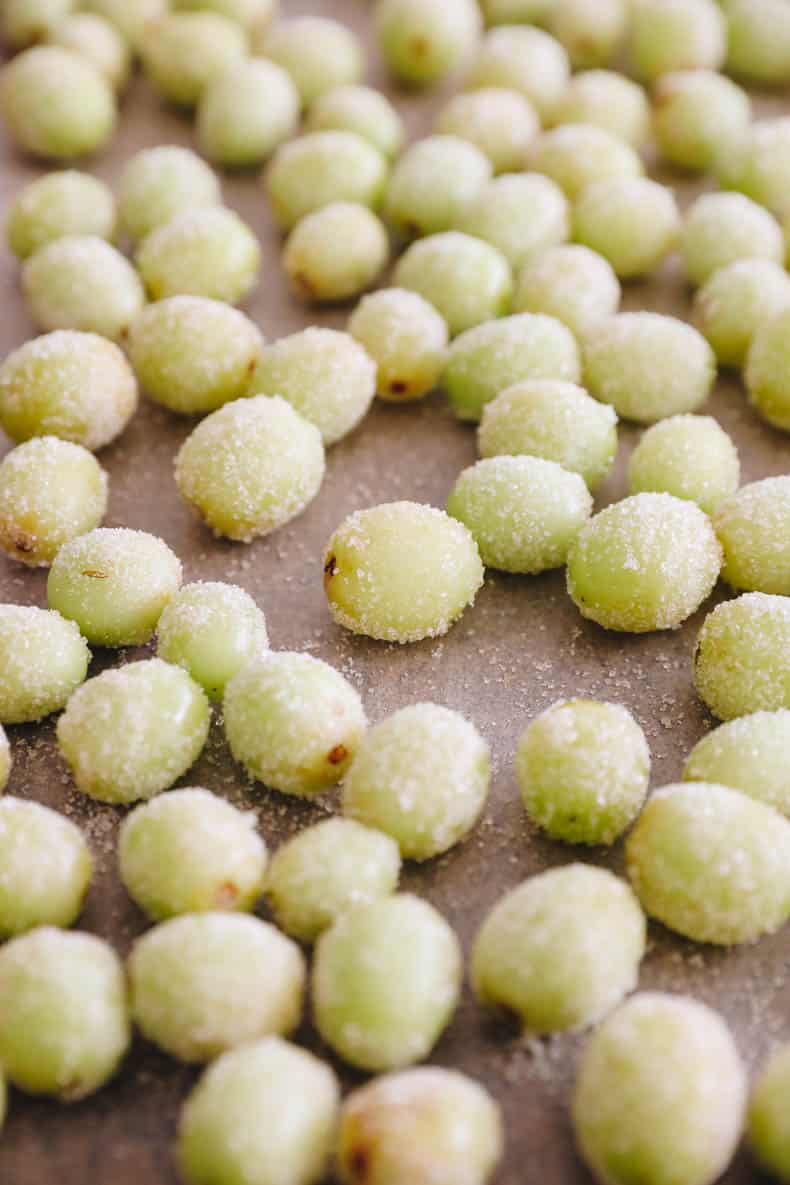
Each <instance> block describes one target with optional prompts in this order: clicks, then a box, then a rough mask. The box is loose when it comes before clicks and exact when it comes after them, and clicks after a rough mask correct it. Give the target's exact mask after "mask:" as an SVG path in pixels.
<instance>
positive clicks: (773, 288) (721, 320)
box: [694, 259, 790, 411]
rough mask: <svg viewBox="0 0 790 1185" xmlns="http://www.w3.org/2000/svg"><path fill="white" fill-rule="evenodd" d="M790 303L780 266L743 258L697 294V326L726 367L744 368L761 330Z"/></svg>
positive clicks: (788, 282) (788, 285) (715, 275)
mask: <svg viewBox="0 0 790 1185" xmlns="http://www.w3.org/2000/svg"><path fill="white" fill-rule="evenodd" d="M789 305H790V277H788V275H787V272H786V271H785V269H784V268H783V267H782V265H781V264H780V263H774V262H773V260H771V259H737V260H736V261H735V263H729V264H727V265H726V266H725V267H721V268H718V270H717V271H715V272H714V273H713V275H712V276H711V277H710V278H709V279H708V280H706V282H705V283H704V284H703V286H702V287H701V288H700V289H699V290H698V291H697V293H696V294H695V297H694V323H695V324H696V326H697V328H698V329H699V330H700V331H701V332H702V333H703V334H704V335H705V337H706V338H707V339H708V342H709V343H710V345H711V346H712V347H713V351H714V353H715V354H716V358H717V359H718V361H719V364H720V365H722V366H742V365H743V363H744V362H745V360H746V357H747V354H748V352H749V346H750V345H751V343H752V341H753V339H754V335H755V333H756V332H757V330H758V329H760V328H761V327H762V326H763V325H764V324H765V323H766V322H768V321H770V320H771V319H772V318H773V317H774V316H776V314H777V313H779V312H781V311H782V309H784V308H785V307H787V306H789ZM759 410H760V407H759V405H758V411H759Z"/></svg>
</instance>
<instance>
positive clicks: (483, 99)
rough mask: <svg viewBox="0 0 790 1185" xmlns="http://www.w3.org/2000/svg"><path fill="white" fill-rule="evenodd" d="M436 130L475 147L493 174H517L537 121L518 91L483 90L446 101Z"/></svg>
mask: <svg viewBox="0 0 790 1185" xmlns="http://www.w3.org/2000/svg"><path fill="white" fill-rule="evenodd" d="M436 130H437V132H441V133H443V134H444V135H446V136H460V138H461V139H462V140H469V141H470V143H472V144H474V145H476V147H477V148H479V149H480V151H481V152H482V153H484V154H485V155H486V156H487V157H488V159H489V160H490V162H491V165H492V168H493V170H494V172H495V173H518V172H519V171H520V170H521V169H522V168H523V167H524V161H525V160H526V155H527V145H528V144H529V143H530V142H531V141H532V140H533V139H534V138H535V136H536V135H537V133H538V131H539V130H540V121H539V119H538V116H537V114H536V112H535V109H534V107H533V106H532V104H531V103H530V102H529V101H528V100H527V99H525V98H524V96H523V95H522V94H521V93H520V92H519V91H514V90H508V89H506V88H505V87H498V86H487V87H481V88H480V90H476V91H467V92H466V93H462V94H459V95H455V96H454V97H453V98H452V99H450V101H449V103H447V104H446V106H445V107H443V108H442V110H441V111H440V112H439V116H438V119H437V121H436Z"/></svg>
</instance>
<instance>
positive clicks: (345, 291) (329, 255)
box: [283, 202, 390, 303]
mask: <svg viewBox="0 0 790 1185" xmlns="http://www.w3.org/2000/svg"><path fill="white" fill-rule="evenodd" d="M389 254H390V245H389V238H388V237H387V232H386V230H385V229H384V226H383V225H382V223H381V222H380V220H379V219H378V218H377V217H376V215H375V214H374V213H373V212H372V211H371V210H369V209H368V208H367V206H361V205H359V204H358V203H356V202H332V203H331V204H330V205H328V206H322V208H321V209H320V210H313V212H312V214H306V215H305V217H304V218H303V219H302V220H301V222H297V224H296V226H295V227H294V229H293V230H292V231H291V233H290V235H289V236H288V242H287V243H286V244H285V250H284V251H283V266H284V268H285V274H286V276H287V277H288V281H289V284H290V286H291V290H292V291H293V292H294V293H295V294H296V296H298V297H300V298H301V299H302V300H306V301H308V302H315V303H326V302H330V301H339V300H349V299H351V297H354V296H358V295H359V294H360V292H364V291H365V289H367V288H370V286H371V285H372V284H373V283H374V282H375V281H376V279H377V278H378V277H379V275H380V274H381V272H382V271H383V270H384V268H385V267H386V266H387V263H388V262H389Z"/></svg>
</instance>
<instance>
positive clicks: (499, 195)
mask: <svg viewBox="0 0 790 1185" xmlns="http://www.w3.org/2000/svg"><path fill="white" fill-rule="evenodd" d="M459 229H461V230H463V231H466V233H467V234H469V235H473V236H474V237H475V238H478V239H484V240H485V241H486V242H487V243H490V244H491V245H492V246H493V247H496V248H497V249H498V250H499V251H501V253H502V254H503V255H504V256H505V258H506V259H507V261H508V263H509V264H510V265H511V267H513V268H520V267H521V266H522V265H523V264H525V263H526V262H527V260H528V259H530V258H532V256H533V255H535V254H537V253H538V252H542V251H543V250H544V249H546V248H548V247H555V246H557V244H558V243H564V242H565V240H566V239H567V238H568V236H569V235H570V211H569V206H568V200H567V198H566V197H565V194H564V193H563V192H562V190H561V189H560V187H559V186H558V185H555V183H554V182H553V181H551V180H550V179H549V178H548V177H544V176H543V175H542V174H541V173H507V174H505V176H502V177H496V178H495V179H494V180H493V181H491V182H489V184H488V185H487V186H486V187H485V189H484V190H483V191H482V193H481V194H480V195H479V197H478V198H477V200H476V201H475V202H473V203H472V205H471V206H470V208H469V209H468V210H467V212H466V215H465V217H464V218H463V220H462V222H461V224H460V227H459Z"/></svg>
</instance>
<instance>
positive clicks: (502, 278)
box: [393, 230, 513, 336]
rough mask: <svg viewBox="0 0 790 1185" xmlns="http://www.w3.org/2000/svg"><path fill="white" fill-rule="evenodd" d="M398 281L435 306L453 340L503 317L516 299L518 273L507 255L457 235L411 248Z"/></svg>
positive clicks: (434, 237)
mask: <svg viewBox="0 0 790 1185" xmlns="http://www.w3.org/2000/svg"><path fill="white" fill-rule="evenodd" d="M393 279H394V282H395V284H397V285H398V286H399V287H401V288H406V289H408V290H409V291H410V292H416V293H418V295H420V296H422V297H423V298H424V299H425V300H427V301H428V302H429V303H430V304H432V305H433V306H434V307H435V308H436V309H437V310H438V312H439V313H440V314H441V315H442V317H444V319H445V321H446V322H447V328H448V330H449V332H450V334H451V336H455V334H457V333H463V332H464V330H466V329H471V328H472V326H474V325H480V324H481V323H482V322H484V321H490V320H491V319H492V318H495V317H501V316H503V315H504V314H505V313H506V312H507V311H508V309H509V307H510V301H511V297H512V295H513V274H512V272H511V270H510V265H509V263H508V261H507V259H506V258H505V256H504V255H503V254H502V252H501V251H498V250H497V249H496V247H492V246H491V244H490V243H485V242H482V241H481V240H480V239H477V238H473V237H472V235H468V234H461V233H460V232H459V231H454V230H450V231H445V232H444V233H443V234H438V235H429V236H428V238H426V239H420V240H419V241H418V242H416V243H412V245H411V246H410V247H409V248H408V250H407V251H405V252H404V253H403V255H402V256H401V257H400V259H399V260H398V262H397V264H396V265H395V271H394V276H393Z"/></svg>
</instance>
